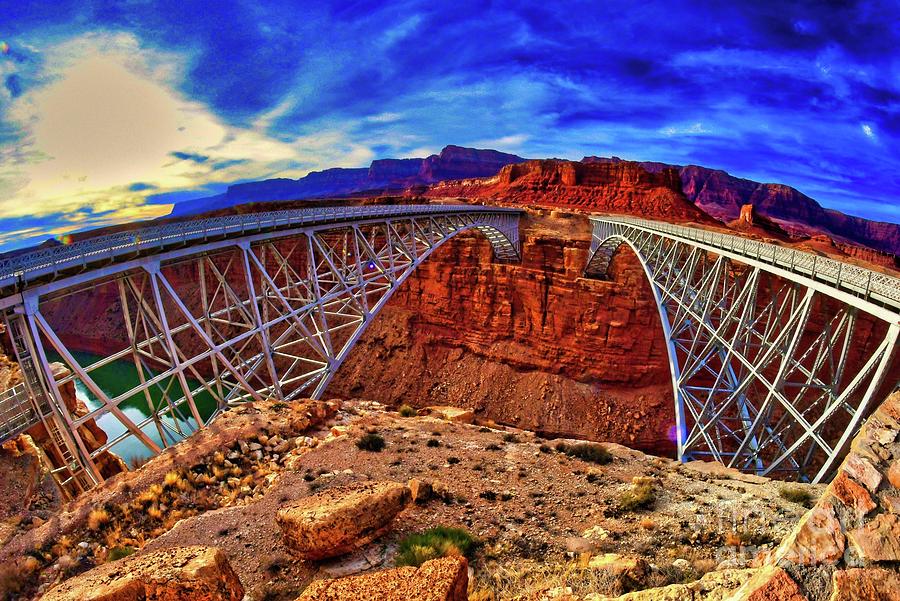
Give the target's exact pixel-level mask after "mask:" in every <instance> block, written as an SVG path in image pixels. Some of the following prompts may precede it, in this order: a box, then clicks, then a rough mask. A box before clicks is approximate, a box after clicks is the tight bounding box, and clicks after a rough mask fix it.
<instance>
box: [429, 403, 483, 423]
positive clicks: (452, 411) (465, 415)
mask: <svg viewBox="0 0 900 601" xmlns="http://www.w3.org/2000/svg"><path fill="white" fill-rule="evenodd" d="M426 409H427V410H428V411H429V413H430V414H431V415H434V416H436V417H439V418H441V419H445V420H447V421H450V422H457V423H460V424H471V423H473V422H474V421H475V412H474V411H472V410H471V409H463V408H461V407H451V406H449V405H438V406H435V407H426Z"/></svg>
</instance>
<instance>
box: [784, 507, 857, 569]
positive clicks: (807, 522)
mask: <svg viewBox="0 0 900 601" xmlns="http://www.w3.org/2000/svg"><path fill="white" fill-rule="evenodd" d="M845 545H846V540H845V537H844V533H843V531H842V530H841V524H840V522H839V521H838V519H837V516H836V515H835V513H834V507H833V506H832V505H831V504H830V503H828V502H821V503H819V504H818V505H816V506H815V507H814V508H812V509H810V510H809V511H808V512H806V514H805V515H804V516H803V517H802V518H801V519H800V522H799V523H798V524H797V527H796V528H794V531H793V532H792V533H791V534H790V535H788V537H787V538H786V539H785V540H784V541H783V542H782V544H781V547H779V549H778V551H777V552H776V554H775V557H776V559H786V560H787V561H790V562H792V563H799V564H804V565H815V564H820V563H837V562H838V561H839V560H840V559H841V557H842V556H843V554H844V547H845Z"/></svg>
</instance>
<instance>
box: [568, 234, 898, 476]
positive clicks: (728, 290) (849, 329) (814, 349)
mask: <svg viewBox="0 0 900 601" xmlns="http://www.w3.org/2000/svg"><path fill="white" fill-rule="evenodd" d="M591 222H592V226H593V234H592V243H591V251H590V255H589V260H588V265H587V268H586V270H585V275H587V276H588V277H604V276H605V275H606V273H607V269H608V267H609V264H610V260H611V259H612V257H613V254H614V253H615V252H616V250H617V249H619V248H620V247H621V246H623V245H627V246H628V247H630V248H631V250H632V251H634V253H635V254H636V255H637V257H638V259H639V260H640V263H641V265H642V267H643V269H644V271H645V273H646V275H647V279H648V280H649V282H650V288H651V289H652V292H653V296H654V298H655V300H656V304H657V308H658V310H659V316H660V320H661V322H662V327H663V333H664V336H665V340H666V343H667V346H668V356H669V364H670V368H671V377H672V387H673V391H674V393H675V394H674V396H675V421H676V426H675V437H674V438H675V439H676V442H677V445H678V456H679V459H681V460H683V461H687V460H691V459H713V460H716V461H719V462H721V463H724V464H726V465H729V466H732V467H735V468H738V469H741V470H744V471H753V472H756V473H758V474H761V475H772V474H773V473H780V474H781V475H782V476H786V477H794V478H798V479H802V480H812V481H813V482H819V481H822V480H824V479H826V478H827V477H828V476H829V474H830V473H831V472H832V470H833V469H834V468H836V467H837V463H838V462H839V461H840V458H841V456H842V454H843V453H844V452H845V451H846V448H847V446H848V444H849V442H850V440H851V439H852V437H853V436H854V435H855V433H856V431H857V430H858V428H859V426H860V425H861V424H860V422H861V420H862V419H863V418H865V417H866V416H867V415H868V412H869V411H871V409H873V408H874V407H872V404H873V401H875V402H878V401H880V399H881V398H883V396H884V395H886V394H887V393H888V392H890V391H891V390H892V389H894V388H897V387H898V384H900V376H898V372H900V356H898V355H900V353H898V348H900V345H898V334H900V279H898V278H895V277H891V276H888V275H884V274H881V273H877V272H874V271H871V270H868V269H864V268H861V267H857V266H854V265H850V264H847V263H843V262H840V261H835V260H832V259H828V258H824V257H819V256H817V255H814V254H811V253H806V252H801V251H796V250H792V249H787V248H783V247H780V246H776V245H772V244H767V243H763V242H758V241H754V240H749V239H746V238H741V237H737V236H730V235H726V234H721V233H716V232H711V231H708V230H703V229H700V228H696V227H686V226H677V225H672V224H667V223H660V222H655V221H648V220H645V219H637V218H631V217H622V216H597V217H592V218H591Z"/></svg>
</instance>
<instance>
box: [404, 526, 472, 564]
mask: <svg viewBox="0 0 900 601" xmlns="http://www.w3.org/2000/svg"><path fill="white" fill-rule="evenodd" d="M476 547H477V541H476V540H475V538H474V537H473V536H472V535H471V534H469V533H468V532H466V531H465V530H463V529H462V528H449V527H446V526H437V527H436V528H429V529H428V530H425V531H424V532H419V533H417V534H410V535H409V536H407V537H405V538H403V539H402V540H401V541H400V545H399V547H398V551H397V557H396V560H395V561H396V564H397V565H398V566H415V567H418V566H420V565H422V564H423V563H425V562H426V561H429V560H431V559H438V558H440V557H450V556H453V555H465V556H466V557H468V558H469V559H471V558H472V554H473V553H474V551H475V548H476Z"/></svg>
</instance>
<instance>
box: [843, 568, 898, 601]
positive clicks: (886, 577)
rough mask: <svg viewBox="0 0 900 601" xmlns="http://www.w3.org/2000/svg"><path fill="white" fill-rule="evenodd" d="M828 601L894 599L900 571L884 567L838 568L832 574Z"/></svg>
mask: <svg viewBox="0 0 900 601" xmlns="http://www.w3.org/2000/svg"><path fill="white" fill-rule="evenodd" d="M831 580H832V584H833V588H832V593H831V598H830V601H896V599H898V598H900V572H897V570H886V569H884V568H853V569H850V570H840V571H837V572H835V573H834V575H833V576H832V579H831Z"/></svg>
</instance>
